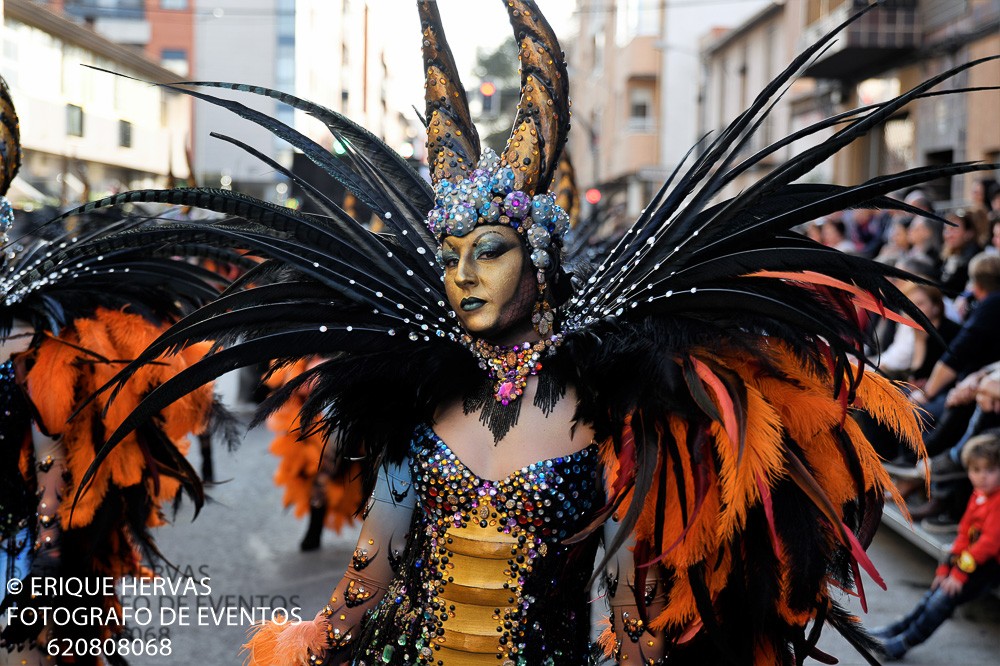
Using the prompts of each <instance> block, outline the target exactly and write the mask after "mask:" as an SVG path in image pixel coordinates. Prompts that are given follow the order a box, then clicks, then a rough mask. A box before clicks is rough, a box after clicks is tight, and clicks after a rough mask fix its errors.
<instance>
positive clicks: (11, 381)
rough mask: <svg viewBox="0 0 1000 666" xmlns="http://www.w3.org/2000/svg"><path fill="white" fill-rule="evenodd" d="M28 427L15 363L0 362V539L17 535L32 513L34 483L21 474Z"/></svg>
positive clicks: (25, 467)
mask: <svg viewBox="0 0 1000 666" xmlns="http://www.w3.org/2000/svg"><path fill="white" fill-rule="evenodd" d="M30 427H31V420H30V417H29V410H28V406H27V403H26V402H25V399H24V394H23V393H21V390H20V389H19V388H18V386H17V383H16V380H15V376H14V364H13V363H12V362H11V361H9V360H7V361H4V362H3V363H0V539H5V538H7V537H10V536H11V535H13V534H15V533H17V532H18V531H19V530H21V529H23V528H24V527H26V526H27V524H28V519H29V518H30V517H31V516H32V515H33V514H34V502H33V501H32V500H33V490H32V488H33V484H32V483H31V482H30V479H27V478H25V476H24V473H25V470H26V469H29V468H30V466H28V465H26V464H25V463H26V460H27V458H26V455H27V454H26V452H25V450H24V447H25V445H26V444H27V445H28V446H29V447H30V440H27V442H26V437H27V436H28V433H29V428H30Z"/></svg>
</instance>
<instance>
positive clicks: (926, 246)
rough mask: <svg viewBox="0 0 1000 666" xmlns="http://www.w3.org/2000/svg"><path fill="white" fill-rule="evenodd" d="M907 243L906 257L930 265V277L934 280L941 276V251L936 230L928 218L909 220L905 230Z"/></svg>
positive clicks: (918, 217)
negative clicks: (931, 267)
mask: <svg viewBox="0 0 1000 666" xmlns="http://www.w3.org/2000/svg"><path fill="white" fill-rule="evenodd" d="M907 241H909V243H910V249H909V250H908V251H907V253H906V257H908V258H909V257H913V258H916V259H920V260H921V261H926V262H928V263H929V264H931V266H933V270H932V274H931V276H930V277H932V278H933V279H935V280H936V279H937V278H938V276H939V275H940V274H941V249H940V245H939V243H938V235H937V230H936V229H935V228H934V226H933V223H932V222H931V220H930V218H926V217H920V216H917V217H914V218H913V219H912V220H910V226H909V227H908V228H907Z"/></svg>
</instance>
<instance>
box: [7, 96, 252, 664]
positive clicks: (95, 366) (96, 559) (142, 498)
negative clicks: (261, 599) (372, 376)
mask: <svg viewBox="0 0 1000 666" xmlns="http://www.w3.org/2000/svg"><path fill="white" fill-rule="evenodd" d="M0 92H2V95H0V132H2V136H0V139H2V141H0V152H2V157H3V170H2V181H0V192H2V193H6V191H7V188H8V186H9V185H10V182H11V181H12V180H13V178H14V176H15V175H16V173H17V170H18V168H19V166H20V158H21V147H20V133H19V124H18V118H17V114H16V113H15V110H14V103H13V101H12V99H11V96H10V91H9V89H8V88H7V85H6V82H4V81H3V80H2V78H0ZM0 215H2V225H3V239H2V241H0V246H2V248H3V253H4V254H3V265H2V271H0V287H2V294H3V301H2V302H0V412H2V414H3V418H2V420H0V528H2V534H0V547H2V550H0V564H2V571H0V573H2V576H0V577H2V578H3V582H4V592H2V593H0V594H2V595H3V596H2V599H0V613H2V614H3V615H2V617H3V627H2V633H0V646H2V647H0V661H2V663H16V664H30V665H31V666H34V665H35V664H55V663H59V664H62V663H73V664H98V663H111V664H122V663H125V660H124V658H123V654H124V653H123V652H122V651H121V650H120V646H119V645H118V643H116V642H114V641H112V642H110V643H105V642H103V640H104V639H108V638H116V637H117V636H119V635H121V631H122V630H123V629H124V626H123V625H122V624H121V623H120V622H118V621H116V620H115V618H119V619H120V618H121V617H122V616H121V613H120V611H121V604H120V601H119V599H117V598H116V596H115V594H114V590H113V589H109V588H108V587H107V586H106V585H101V584H100V581H101V580H106V579H114V580H116V581H117V580H119V579H120V578H121V577H123V576H140V575H145V574H146V573H148V570H146V569H145V568H144V564H145V563H149V562H150V561H152V560H154V559H155V558H157V556H158V552H157V550H156V547H155V545H154V544H153V542H152V538H151V534H150V529H151V528H154V527H157V526H159V525H162V524H163V523H164V522H165V519H166V509H165V507H166V506H167V505H168V504H170V503H172V502H176V501H178V500H179V499H180V498H179V494H180V492H181V490H182V489H186V490H187V491H188V492H189V493H190V494H191V495H192V496H193V497H194V498H195V500H196V503H197V504H198V505H199V506H200V504H201V502H202V501H203V500H202V491H201V485H200V481H199V479H198V477H197V474H196V473H195V472H194V470H193V469H192V468H191V467H190V465H189V464H188V463H187V461H186V460H185V458H184V455H185V453H186V452H187V449H188V441H187V435H188V433H201V432H204V431H205V430H206V428H207V426H208V423H209V416H210V414H211V413H212V405H213V398H212V394H211V387H210V386H205V387H202V388H199V389H198V390H196V391H192V392H190V393H189V394H188V395H186V396H184V397H183V398H182V399H181V400H179V401H177V402H176V403H174V404H173V405H171V406H170V407H168V408H166V409H164V410H163V411H162V412H161V413H160V414H158V415H157V418H156V419H154V420H151V421H149V422H147V423H146V424H145V425H144V426H143V427H142V428H140V429H137V430H136V431H135V432H133V433H132V434H130V435H129V437H128V438H127V439H126V440H125V441H124V442H123V444H124V446H122V447H121V448H120V450H116V451H115V452H114V453H113V454H112V456H111V457H110V459H109V460H108V463H109V464H107V465H104V466H103V467H102V468H101V469H99V470H96V474H94V475H93V476H88V475H87V471H88V469H89V468H90V466H91V464H92V463H93V461H94V459H95V454H96V452H97V450H98V449H99V448H100V445H101V444H102V443H103V441H104V438H105V437H106V435H108V434H110V433H111V432H113V431H114V430H115V428H117V427H118V425H119V424H120V423H121V421H122V419H123V418H124V417H125V415H127V414H128V413H129V412H130V411H131V410H132V409H134V408H135V406H136V405H138V404H139V402H140V401H141V399H142V397H143V396H144V395H146V394H147V393H149V392H150V391H151V390H153V389H154V388H155V387H156V386H158V385H160V384H161V383H163V382H164V381H165V380H166V379H167V378H168V377H171V376H173V375H175V374H177V373H178V372H180V371H181V370H183V369H184V368H186V367H188V366H189V365H191V364H192V363H193V362H194V361H195V360H197V359H198V358H200V357H201V355H202V354H203V353H204V352H205V348H204V347H203V348H200V349H199V348H191V349H188V350H185V351H184V352H183V353H181V354H178V355H175V356H171V357H170V358H165V359H160V360H158V361H157V362H156V363H153V364H150V365H148V366H146V367H145V368H144V369H143V370H142V371H141V373H140V374H138V375H136V377H135V378H134V379H133V381H130V382H129V383H128V384H127V385H126V386H125V387H124V390H123V391H122V392H121V393H120V394H119V396H118V397H117V399H116V400H115V402H114V404H110V403H109V401H108V400H107V399H106V398H107V397H106V396H104V397H98V398H97V399H94V400H90V399H89V397H90V396H91V395H93V394H94V393H95V392H96V391H97V390H98V389H99V388H100V387H101V386H103V385H104V384H105V383H106V382H107V381H108V380H109V379H110V378H111V377H113V376H114V375H115V374H116V373H117V372H118V371H120V369H121V368H122V367H123V364H124V363H126V362H127V361H128V360H129V359H133V358H135V357H136V356H138V355H139V353H140V352H141V351H142V350H144V349H145V348H146V347H147V346H148V345H149V344H150V342H152V341H153V340H155V339H156V337H157V336H158V335H160V334H161V333H162V332H163V331H164V330H165V329H166V328H167V326H168V324H169V323H170V322H171V321H174V320H176V319H177V318H178V317H179V316H180V315H181V314H182V313H183V312H184V311H186V310H190V309H192V306H194V305H196V304H198V303H202V302H205V301H207V300H209V299H210V298H211V297H214V296H217V295H218V294H219V291H220V288H221V287H222V286H223V284H224V283H223V281H222V280H221V279H219V278H218V277H217V276H215V274H213V273H210V272H209V271H199V270H198V269H196V268H193V267H192V266H191V265H189V264H188V263H187V262H186V261H184V260H181V259H178V258H176V257H174V256H172V255H175V254H181V253H195V254H198V253H199V248H198V246H197V245H196V244H195V245H188V246H186V247H170V246H161V247H159V248H156V246H155V245H154V246H147V247H143V248H142V249H141V250H136V249H134V248H132V249H130V248H126V247H119V248H117V249H115V250H111V249H110V248H107V246H106V245H103V244H102V242H100V241H94V239H93V238H88V237H86V236H83V235H76V234H72V233H67V232H61V231H60V232H58V233H56V234H55V237H54V238H53V237H50V238H49V239H47V240H43V239H26V238H20V239H18V238H14V239H12V238H10V237H9V235H8V232H10V231H11V228H12V226H13V222H14V219H13V218H14V216H13V210H12V208H11V206H10V204H9V202H8V201H7V200H6V199H5V198H3V197H0ZM134 224H135V221H134V220H133V221H131V222H130V221H128V220H125V221H122V222H119V223H117V224H114V225H112V226H113V227H114V228H116V229H118V230H119V231H123V230H125V229H127V228H128V227H129V226H130V225H134ZM50 235H51V234H50ZM201 249H202V250H204V252H206V253H207V254H208V255H209V256H211V257H213V258H216V259H218V260H219V261H224V260H226V261H230V262H237V263H240V262H242V259H239V258H237V257H235V256H233V255H232V253H230V252H229V251H220V250H218V249H215V248H209V247H203V248H201ZM84 485H87V486H88V487H89V488H90V492H89V493H87V494H86V495H84V496H83V497H82V498H81V500H80V501H79V502H75V503H74V502H72V501H70V500H71V499H72V498H73V497H74V496H75V495H76V493H77V491H78V490H79V489H80V488H81V487H82V486H84ZM52 578H57V579H60V580H62V581H77V582H83V581H86V584H85V585H84V586H83V587H82V588H81V589H82V590H83V593H82V594H80V595H75V594H61V593H59V594H56V595H52V594H50V593H49V592H46V593H45V594H42V595H40V596H39V595H37V594H34V591H35V588H34V587H33V585H34V583H33V581H35V580H39V579H41V580H45V579H52ZM14 579H18V580H20V581H21V583H22V584H21V585H20V586H19V588H18V587H15V586H16V583H15V584H14V585H15V586H8V582H13V580H14ZM41 589H45V590H51V588H46V587H45V586H42V588H41ZM55 608H59V609H62V610H65V611H68V612H72V611H73V610H74V609H77V608H79V609H84V610H85V611H86V615H85V616H86V617H87V618H88V619H87V620H86V621H83V622H80V621H79V618H80V617H82V616H81V615H79V614H78V615H73V616H71V617H73V618H74V620H73V621H72V622H65V621H60V622H55V623H49V624H48V626H47V625H46V623H45V622H44V621H43V620H39V619H38V618H40V617H43V616H42V612H43V610H42V609H48V610H47V612H48V613H49V617H54V616H53V615H52V613H53V612H54V611H53V609H55ZM93 609H96V610H97V611H99V613H100V619H97V620H95V619H93V616H91V615H90V613H91V611H92V610H93ZM36 613H37V615H36ZM108 617H111V618H112V619H111V620H110V621H105V620H107V618H108ZM8 620H9V623H8V622H7V621H8ZM80 639H83V642H82V643H81V642H78V641H79V640H80ZM92 639H93V640H97V641H98V643H99V644H100V645H99V647H100V649H99V650H98V651H95V650H93V649H92V648H93V645H92V643H91V640H92ZM83 643H86V648H85V649H84V650H83V651H82V653H81V649H80V646H81V645H83Z"/></svg>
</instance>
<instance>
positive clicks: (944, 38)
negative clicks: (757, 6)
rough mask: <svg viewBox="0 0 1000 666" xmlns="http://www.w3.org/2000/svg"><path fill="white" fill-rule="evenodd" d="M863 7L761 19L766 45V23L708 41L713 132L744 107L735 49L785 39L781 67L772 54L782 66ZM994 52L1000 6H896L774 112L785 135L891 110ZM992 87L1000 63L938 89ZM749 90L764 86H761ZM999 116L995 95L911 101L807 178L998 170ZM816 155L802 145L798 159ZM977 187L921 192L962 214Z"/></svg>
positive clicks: (870, 18)
mask: <svg viewBox="0 0 1000 666" xmlns="http://www.w3.org/2000/svg"><path fill="white" fill-rule="evenodd" d="M867 4H868V3H867V2H863V1H862V0H797V1H786V2H781V3H777V2H776V3H774V6H773V7H772V8H769V9H768V10H766V13H767V15H768V16H769V17H770V18H769V19H767V21H768V22H769V23H771V24H772V27H771V28H769V30H773V31H774V32H773V33H772V34H771V35H769V34H768V32H766V31H765V32H761V31H760V30H759V29H756V28H755V26H756V25H759V24H760V21H761V18H762V17H761V16H757V17H755V18H754V19H751V20H750V21H747V22H746V23H743V24H741V25H738V26H736V27H735V28H732V29H730V30H728V31H718V32H716V33H715V34H714V35H713V34H709V35H707V36H706V38H705V41H704V44H703V51H702V53H703V61H704V66H703V78H702V83H701V87H702V90H703V91H704V94H703V99H702V102H703V104H702V108H701V109H700V111H699V115H700V117H701V118H702V119H703V120H704V125H705V126H706V128H708V129H712V128H714V127H720V126H722V124H723V123H724V122H728V120H731V119H732V118H733V117H734V115H735V113H736V112H737V110H738V109H741V108H743V107H744V106H745V104H746V100H745V99H743V96H742V94H741V92H740V89H741V85H740V82H741V81H742V74H741V69H740V67H742V66H740V67H737V68H736V69H735V70H734V69H733V67H732V66H731V65H729V64H727V63H729V62H732V59H733V58H736V61H737V62H740V56H739V54H738V53H734V51H733V49H732V46H733V45H734V44H735V42H737V41H739V42H740V45H739V46H738V47H737V50H738V51H745V52H746V53H747V54H749V53H751V52H752V51H753V50H754V49H757V50H760V49H762V48H766V47H768V44H770V46H773V43H774V41H775V40H774V39H773V36H774V35H777V34H779V32H780V34H783V38H779V40H777V41H780V42H781V43H782V44H783V45H784V47H785V48H786V53H784V54H783V56H782V57H780V58H779V57H778V56H777V54H775V55H774V56H773V57H774V61H773V62H775V63H777V65H778V66H783V64H784V63H786V62H788V61H790V59H791V58H792V57H794V55H795V54H796V53H798V52H800V51H801V50H802V49H803V48H805V47H806V46H807V45H808V44H811V43H813V42H814V41H815V40H816V39H817V38H819V37H820V36H821V35H823V34H825V33H826V32H827V31H829V30H830V29H832V28H834V27H835V26H837V25H838V24H840V23H842V22H843V21H845V20H846V19H847V18H848V17H849V16H850V15H851V14H852V13H853V12H855V11H858V10H859V9H861V8H863V7H864V6H866V5H867ZM997 53H1000V0H890V1H887V2H885V3H884V4H883V5H882V6H880V7H879V8H877V9H875V10H873V11H871V12H868V13H867V14H866V15H864V16H863V17H861V18H860V19H859V20H857V21H855V22H853V23H852V24H851V25H849V26H848V27H847V28H846V29H845V30H844V31H843V32H842V33H841V34H840V35H839V36H838V38H837V40H836V41H835V42H834V43H833V44H832V45H831V47H830V48H829V49H827V50H826V51H825V52H823V53H822V54H821V55H820V56H819V57H818V58H816V59H815V60H814V61H813V62H812V63H811V64H810V65H809V66H808V67H806V69H805V70H804V72H803V76H804V77H805V78H804V79H803V80H802V81H800V82H798V83H797V84H796V86H795V87H794V88H792V90H790V91H789V93H788V94H787V95H786V98H785V100H784V101H783V102H782V103H781V104H780V105H779V107H778V108H777V109H776V110H775V112H776V113H775V120H776V121H777V122H779V123H780V122H784V119H785V118H786V117H787V123H788V125H787V126H788V129H790V130H791V131H794V130H796V129H799V128H801V127H804V126H806V125H808V124H810V123H812V122H814V121H816V120H819V119H820V118H823V117H827V116H830V115H832V114H834V113H837V112H840V111H844V110H847V109H850V108H854V107H857V106H863V105H866V104H871V103H875V102H879V101H884V100H886V99H889V98H890V97H892V96H895V95H897V94H899V92H901V91H904V90H907V89H909V88H911V87H912V86H914V85H916V84H918V83H919V82H921V81H923V80H925V79H927V78H929V77H931V76H934V75H935V74H938V73H940V72H943V71H945V70H946V69H948V68H951V67H954V66H957V65H961V64H964V63H968V62H971V61H972V60H975V59H977V58H981V57H984V56H988V55H995V54H997ZM754 61H756V62H757V63H758V65H759V57H756V58H747V59H746V62H747V68H748V69H747V70H746V71H747V75H748V76H749V72H750V71H751V69H752V68H753V67H754V66H755V65H754V64H753V62H754ZM773 71H774V72H776V71H777V69H774V70H773ZM734 73H735V74H736V75H737V76H735V77H734ZM748 83H750V82H748ZM997 85H1000V63H997V62H989V63H985V64H983V65H979V66H976V67H974V68H971V69H969V70H966V71H965V72H963V73H962V74H960V75H959V76H957V77H955V78H953V79H951V80H949V81H947V82H944V83H943V84H941V85H940V86H938V88H937V90H947V89H955V88H964V87H977V86H997ZM749 87H750V88H751V89H755V88H759V83H758V82H753V85H752V86H749ZM998 108H1000V92H998V91H995V90H993V91H983V92H977V93H972V94H967V95H947V96H933V97H928V98H925V99H919V100H916V101H914V102H913V103H911V104H909V105H908V106H907V107H905V108H903V109H901V110H900V111H899V112H898V113H897V114H895V115H894V116H893V117H892V118H890V119H889V120H887V121H886V122H885V123H883V124H882V125H881V126H880V127H877V128H874V129H873V131H872V132H871V133H870V134H869V135H868V136H867V137H864V138H862V139H859V140H858V141H856V142H855V143H854V144H852V145H851V146H850V147H848V148H847V149H845V150H842V151H840V152H839V153H838V154H837V155H836V156H835V157H834V158H832V159H831V160H830V161H828V163H826V164H823V165H821V166H820V167H818V168H817V169H816V170H815V171H814V172H813V173H811V174H809V175H807V176H806V177H805V178H806V179H807V180H809V179H812V180H822V181H827V182H836V183H856V182H859V181H862V180H864V179H867V178H870V177H873V176H876V175H879V174H884V173H888V172H892V171H898V170H902V169H907V168H912V167H916V166H922V165H933V164H943V163H947V162H960V161H966V160H985V161H994V162H995V161H997V160H998V158H1000V122H998V120H997V115H996V110H997V109H998ZM776 129H777V128H776ZM827 135H828V133H827ZM774 136H778V134H777V133H775V134H774ZM824 136H826V135H819V136H817V137H816V138H815V139H814V140H822V139H823V138H824ZM809 145H810V144H809V143H803V144H796V147H795V148H794V150H797V151H801V150H805V149H806V148H808V147H809ZM979 177H982V176H981V175H978V176H967V177H956V178H945V179H941V180H939V181H936V182H934V183H930V184H929V185H928V186H927V188H926V189H927V190H928V194H929V195H930V197H931V199H932V200H933V201H934V202H935V204H936V205H937V206H938V207H940V208H946V207H953V206H960V205H965V204H968V203H969V202H970V201H969V200H970V192H971V189H972V185H973V182H974V180H975V179H976V178H979Z"/></svg>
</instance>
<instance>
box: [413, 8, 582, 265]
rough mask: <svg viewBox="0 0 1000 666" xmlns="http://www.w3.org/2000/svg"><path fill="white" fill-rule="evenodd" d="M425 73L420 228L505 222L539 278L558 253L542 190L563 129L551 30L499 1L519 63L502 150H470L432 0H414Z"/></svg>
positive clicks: (532, 13) (560, 213) (473, 141)
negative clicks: (424, 209)
mask: <svg viewBox="0 0 1000 666" xmlns="http://www.w3.org/2000/svg"><path fill="white" fill-rule="evenodd" d="M417 4H418V8H419V11H420V19H421V25H422V28H423V56H424V65H425V67H426V71H427V82H426V85H425V88H426V95H425V96H426V116H427V123H428V126H427V154H428V162H429V164H430V168H431V180H432V182H433V184H434V192H435V207H434V209H433V210H432V211H431V212H430V214H429V215H428V217H427V226H428V228H429V229H430V231H431V233H433V234H434V235H435V236H436V237H437V239H438V241H439V242H440V241H441V240H442V239H443V238H444V237H445V236H464V235H466V234H468V233H469V232H470V231H472V230H473V229H474V228H476V227H477V226H478V225H481V224H506V225H510V226H511V227H513V228H514V229H516V230H517V231H518V232H519V233H521V234H522V235H523V237H524V239H525V242H526V243H527V244H528V245H529V247H530V248H531V261H532V263H533V264H534V266H535V267H536V268H537V269H538V278H539V284H540V285H544V283H545V275H544V274H545V271H546V270H547V269H549V268H551V267H552V266H553V265H554V264H555V263H556V262H557V259H558V252H559V250H560V248H561V246H562V237H563V234H565V232H566V230H567V229H568V228H569V216H568V215H567V214H566V212H565V211H564V210H563V209H562V208H560V207H559V206H558V205H557V204H556V198H555V195H554V194H552V193H550V192H548V191H547V188H548V186H549V184H550V183H551V181H552V176H553V173H554V172H555V170H556V167H557V166H558V162H559V155H560V153H561V152H562V149H563V146H564V145H565V143H566V135H567V133H568V132H569V116H570V114H569V81H568V78H567V75H566V64H565V62H564V61H563V56H562V51H561V50H560V48H559V42H558V41H557V40H556V37H555V33H553V31H552V28H551V27H550V26H549V24H548V22H547V21H546V20H545V18H544V17H543V16H542V14H541V12H540V11H538V7H537V6H536V5H535V3H534V2H532V1H531V0H505V2H504V4H505V5H506V7H507V13H508V15H509V16H510V22H511V25H512V26H513V28H514V34H515V36H516V37H517V39H518V45H519V59H520V62H521V98H520V101H519V102H518V105H517V115H516V117H515V120H514V129H513V132H512V133H511V137H510V138H509V139H508V140H507V146H506V148H505V149H504V151H503V154H502V155H497V154H496V153H495V152H494V151H492V150H490V149H486V150H483V151H480V145H479V134H478V133H477V132H476V127H475V125H474V124H473V123H472V118H471V115H470V114H469V104H468V100H467V98H466V96H465V89H464V88H463V86H462V83H461V80H460V79H459V76H458V72H457V69H456V67H455V61H454V59H453V57H452V54H451V49H449V47H448V42H447V41H446V40H445V37H444V30H443V28H442V26H441V17H440V14H439V13H438V8H437V3H436V2H434V1H433V0H420V1H419V2H418V3H417Z"/></svg>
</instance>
